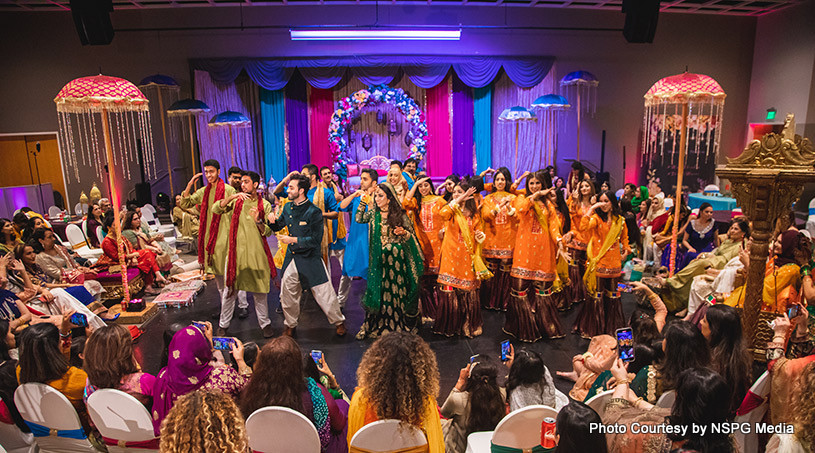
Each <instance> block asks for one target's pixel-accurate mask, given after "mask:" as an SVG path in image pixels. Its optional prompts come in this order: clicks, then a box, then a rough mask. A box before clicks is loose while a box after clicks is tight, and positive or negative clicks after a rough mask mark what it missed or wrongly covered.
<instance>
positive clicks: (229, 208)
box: [212, 171, 277, 338]
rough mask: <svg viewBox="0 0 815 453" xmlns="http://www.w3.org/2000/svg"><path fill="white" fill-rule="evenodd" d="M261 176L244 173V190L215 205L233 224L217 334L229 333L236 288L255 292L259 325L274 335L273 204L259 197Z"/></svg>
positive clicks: (253, 295)
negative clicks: (271, 294)
mask: <svg viewBox="0 0 815 453" xmlns="http://www.w3.org/2000/svg"><path fill="white" fill-rule="evenodd" d="M259 183H260V175H258V174H257V173H255V172H253V171H248V172H244V174H243V176H241V189H242V191H241V192H238V193H236V194H234V195H232V196H231V197H229V198H224V199H222V200H221V201H219V202H218V204H216V205H215V206H213V207H212V210H213V212H214V213H216V214H223V213H225V212H231V213H232V216H231V221H230V223H229V246H228V253H227V258H226V287H227V297H226V298H225V299H224V300H223V303H222V304H221V319H220V321H219V322H218V331H217V333H216V335H217V336H219V337H223V336H226V329H228V328H229V322H230V320H231V319H232V313H233V312H234V310H235V294H234V293H235V291H245V292H246V293H248V294H251V296H252V300H253V301H254V302H255V313H256V314H257V316H258V324H260V329H261V330H262V331H263V336H264V337H265V338H271V337H273V336H274V330H273V329H272V321H271V320H270V319H269V305H268V303H267V299H268V295H269V280H270V278H274V277H275V276H277V270H276V269H275V266H274V259H273V258H272V252H271V251H270V250H269V244H268V242H266V237H267V236H271V234H272V230H271V228H269V226H268V225H267V224H266V216H267V215H269V214H270V213H271V212H272V205H271V204H270V203H269V202H268V201H266V200H264V199H263V198H261V197H260V196H258V194H257V189H258V184H259Z"/></svg>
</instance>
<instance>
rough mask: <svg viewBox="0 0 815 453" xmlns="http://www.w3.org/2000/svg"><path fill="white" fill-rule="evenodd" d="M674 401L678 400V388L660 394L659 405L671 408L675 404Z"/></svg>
mask: <svg viewBox="0 0 815 453" xmlns="http://www.w3.org/2000/svg"><path fill="white" fill-rule="evenodd" d="M674 401H676V390H668V391H667V392H664V393H663V394H662V395H660V396H659V399H658V400H657V407H662V408H665V409H670V408H672V407H673V406H674Z"/></svg>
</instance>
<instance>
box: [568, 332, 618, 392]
mask: <svg viewBox="0 0 815 453" xmlns="http://www.w3.org/2000/svg"><path fill="white" fill-rule="evenodd" d="M616 358H617V340H615V339H614V337H612V336H611V335H605V334H604V335H597V336H594V337H592V338H591V341H589V347H588V349H587V350H586V352H585V353H583V354H578V355H576V356H574V357H572V371H568V372H567V371H558V372H557V375H558V376H560V377H562V378H566V379H569V380H570V381H574V386H573V387H572V389H571V390H570V391H569V396H570V397H572V399H573V400H576V401H584V400H586V399H588V398H591V397H592V396H594V395H595V394H594V393H589V390H591V388H592V387H593V386H594V381H595V380H597V377H598V376H599V375H601V374H603V373H604V372H605V373H606V374H608V369H609V368H610V367H611V363H612V362H613V361H614V360H615V359H616ZM601 391H602V390H601Z"/></svg>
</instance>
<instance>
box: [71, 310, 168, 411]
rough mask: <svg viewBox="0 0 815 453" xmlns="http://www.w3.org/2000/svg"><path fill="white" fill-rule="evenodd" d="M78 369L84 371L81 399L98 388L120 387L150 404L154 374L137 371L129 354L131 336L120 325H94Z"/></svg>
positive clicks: (134, 362) (147, 404) (147, 406)
mask: <svg viewBox="0 0 815 453" xmlns="http://www.w3.org/2000/svg"><path fill="white" fill-rule="evenodd" d="M84 356H85V357H84V363H83V367H82V369H84V370H85V372H86V373H88V382H87V385H86V386H85V401H87V399H88V397H89V396H91V394H92V393H93V392H95V391H96V390H98V389H116V390H121V391H123V392H125V393H127V394H129V395H131V396H133V397H135V398H136V399H137V400H139V401H140V402H141V403H142V404H144V406H145V407H146V408H147V409H148V410H150V409H152V408H153V387H154V386H155V383H156V378H155V376H153V375H152V374H149V373H144V372H142V371H141V366H140V365H139V363H138V362H137V361H136V357H135V356H134V355H133V338H132V337H131V336H130V331H129V330H128V329H127V328H125V327H124V326H122V325H119V324H113V325H110V326H105V327H102V328H100V329H96V330H95V331H93V333H92V334H91V335H90V336H89V337H88V340H87V342H86V344H85V351H84Z"/></svg>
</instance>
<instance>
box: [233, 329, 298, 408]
mask: <svg viewBox="0 0 815 453" xmlns="http://www.w3.org/2000/svg"><path fill="white" fill-rule="evenodd" d="M302 357H303V356H302V352H301V351H300V346H299V345H298V344H297V342H296V341H294V339H292V338H291V337H288V336H286V335H283V336H280V337H277V338H274V339H272V340H270V341H269V342H268V343H266V344H265V345H263V348H261V350H260V354H258V358H257V362H255V368H254V370H253V373H252V379H251V380H249V384H247V385H246V388H244V389H243V392H241V396H240V399H239V404H238V405H239V406H240V408H241V413H243V416H244V417H249V416H250V415H251V414H252V413H253V412H255V411H256V410H258V409H260V408H261V407H266V406H283V407H288V408H290V409H294V410H296V411H297V412H300V413H303V415H305V416H306V417H309V418H311V414H306V413H305V412H304V408H303V392H305V391H306V381H305V376H304V374H303V359H302Z"/></svg>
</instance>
